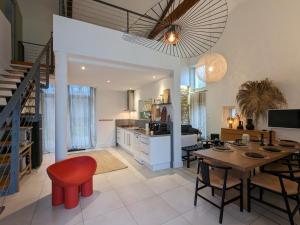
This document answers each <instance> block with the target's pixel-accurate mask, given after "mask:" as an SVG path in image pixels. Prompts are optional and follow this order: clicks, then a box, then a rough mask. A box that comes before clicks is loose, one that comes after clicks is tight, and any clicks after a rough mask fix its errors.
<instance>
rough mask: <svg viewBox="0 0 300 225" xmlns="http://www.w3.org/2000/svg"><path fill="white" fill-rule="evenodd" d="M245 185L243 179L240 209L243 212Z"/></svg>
mask: <svg viewBox="0 0 300 225" xmlns="http://www.w3.org/2000/svg"><path fill="white" fill-rule="evenodd" d="M243 189H244V185H243V180H242V179H241V185H240V211H241V212H243V210H244V190H243Z"/></svg>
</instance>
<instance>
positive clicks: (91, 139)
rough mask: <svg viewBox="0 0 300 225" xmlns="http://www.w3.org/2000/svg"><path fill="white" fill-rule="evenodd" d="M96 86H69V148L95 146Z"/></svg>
mask: <svg viewBox="0 0 300 225" xmlns="http://www.w3.org/2000/svg"><path fill="white" fill-rule="evenodd" d="M94 92H95V91H94V88H91V87H85V86H77V85H70V86H69V121H70V143H69V148H93V147H95V104H94V102H95V93H94Z"/></svg>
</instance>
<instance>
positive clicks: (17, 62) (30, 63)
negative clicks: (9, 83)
mask: <svg viewBox="0 0 300 225" xmlns="http://www.w3.org/2000/svg"><path fill="white" fill-rule="evenodd" d="M10 64H11V65H18V66H24V67H32V66H33V63H32V62H23V61H18V60H11V61H10ZM41 67H46V64H41Z"/></svg>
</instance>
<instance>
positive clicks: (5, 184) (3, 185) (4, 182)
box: [0, 175, 9, 189]
mask: <svg viewBox="0 0 300 225" xmlns="http://www.w3.org/2000/svg"><path fill="white" fill-rule="evenodd" d="M7 176H8V175H7ZM7 176H5V177H2V180H0V188H2V189H3V188H6V187H8V185H9V178H8V179H7Z"/></svg>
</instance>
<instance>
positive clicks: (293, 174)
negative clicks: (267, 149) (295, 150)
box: [247, 155, 300, 225]
mask: <svg viewBox="0 0 300 225" xmlns="http://www.w3.org/2000/svg"><path fill="white" fill-rule="evenodd" d="M298 157H299V155H298V156H297V155H293V156H292V157H290V158H286V159H282V160H280V161H278V162H276V165H277V167H275V166H272V167H271V166H266V167H264V168H263V170H262V171H263V172H261V173H259V174H257V175H256V176H254V177H252V178H249V179H248V182H247V189H248V211H249V212H250V211H251V200H255V201H258V202H260V203H263V204H265V205H267V206H269V207H272V208H274V209H277V210H279V211H281V212H284V213H286V214H287V215H288V218H289V221H290V224H291V225H294V224H295V221H294V217H295V215H296V213H297V212H299V213H300V167H299V166H300V164H299V163H298V160H299V158H298ZM276 168H277V169H276ZM255 188H258V189H259V190H260V191H259V197H256V196H254V195H253V190H254V189H255ZM264 191H269V192H272V193H274V194H276V195H279V196H281V197H282V198H283V200H284V203H285V208H282V207H279V206H278V205H274V204H272V203H271V202H269V201H265V200H264V199H263V193H264ZM290 201H294V202H295V205H296V206H295V207H294V208H293V209H292V204H291V202H290Z"/></svg>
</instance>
